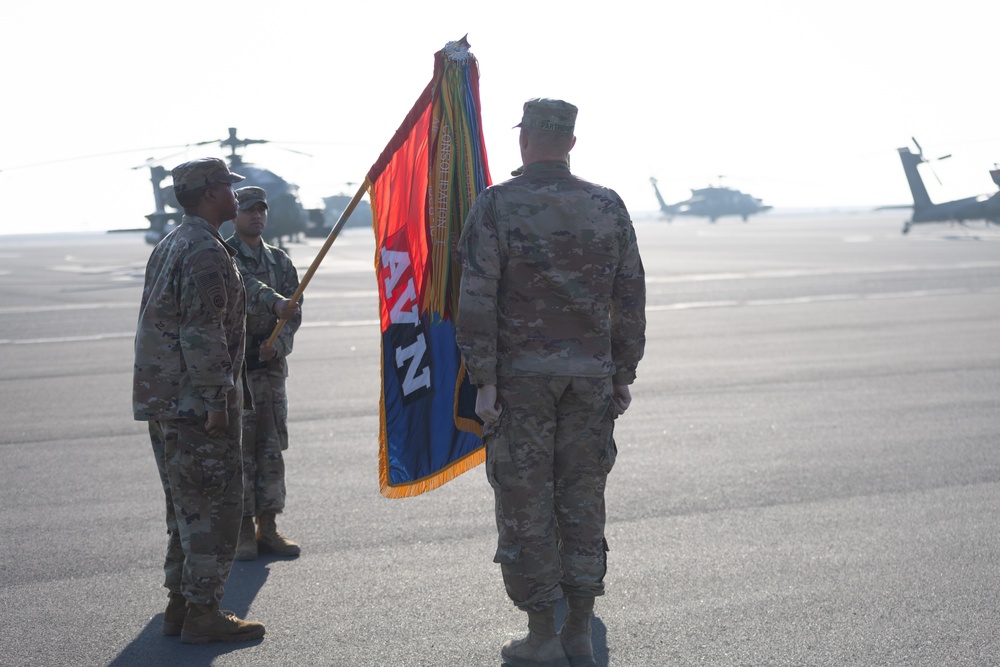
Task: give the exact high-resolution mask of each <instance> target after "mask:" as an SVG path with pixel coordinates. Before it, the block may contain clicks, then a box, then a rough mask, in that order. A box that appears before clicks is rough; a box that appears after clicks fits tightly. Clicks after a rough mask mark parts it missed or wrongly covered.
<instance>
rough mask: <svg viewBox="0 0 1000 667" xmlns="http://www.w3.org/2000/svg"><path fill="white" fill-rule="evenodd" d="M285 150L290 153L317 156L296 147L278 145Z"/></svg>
mask: <svg viewBox="0 0 1000 667" xmlns="http://www.w3.org/2000/svg"><path fill="white" fill-rule="evenodd" d="M278 148H280V149H281V150H283V151H288V152H289V153H297V154H299V155H305V156H306V157H316V156H315V155H313V154H312V153H306V152H305V151H297V150H295V149H294V148H286V147H284V146H278Z"/></svg>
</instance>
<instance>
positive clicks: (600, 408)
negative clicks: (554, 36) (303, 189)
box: [455, 99, 646, 667]
mask: <svg viewBox="0 0 1000 667" xmlns="http://www.w3.org/2000/svg"><path fill="white" fill-rule="evenodd" d="M576 116H577V108H576V107H575V106H573V105H572V104H569V103H567V102H564V101H562V100H553V99H532V100H528V101H527V102H525V103H524V109H523V115H522V118H521V122H520V123H518V124H517V125H516V126H515V127H518V128H520V130H521V131H520V135H519V139H518V141H519V145H520V149H521V160H522V165H523V167H521V168H520V169H519V170H518V171H519V172H520V173H519V174H516V175H515V177H514V178H512V179H510V180H508V181H505V182H503V183H500V184H497V185H494V186H491V187H489V188H486V189H485V190H483V191H482V192H481V193H480V194H479V196H478V197H477V198H476V201H475V203H474V204H473V206H472V208H471V210H470V211H469V216H468V218H467V219H466V223H465V227H464V228H463V230H462V236H461V239H460V240H459V257H460V259H461V263H462V278H461V286H460V290H459V304H458V316H457V323H456V331H455V337H456V340H457V342H458V345H459V348H460V349H461V351H462V356H463V358H464V360H465V365H466V370H467V371H468V374H469V377H470V378H471V379H472V381H473V383H474V384H476V385H477V386H478V393H477V397H476V414H477V415H479V417H480V418H481V419H482V420H483V422H484V425H483V442H484V444H485V446H486V476H487V479H488V480H489V482H490V485H491V486H492V487H493V490H494V494H495V496H496V514H497V516H496V519H497V530H498V533H499V535H498V540H497V551H496V556H495V558H494V560H495V562H497V563H499V564H500V569H501V573H502V574H503V579H504V585H505V587H506V590H507V594H508V596H509V597H510V598H511V600H512V601H513V602H514V604H515V605H516V606H517V607H518V608H519V609H521V610H523V611H525V612H527V614H528V635H527V637H525V638H523V639H519V640H512V641H508V642H507V643H505V644H504V645H503V647H502V648H501V651H500V653H501V656H502V658H503V660H504V661H505V663H506V664H509V665H511V666H512V667H527V666H536V667H537V666H538V665H548V666H551V667H555V666H556V665H566V664H567V660H568V662H569V664H570V665H572V667H583V666H592V665H595V662H594V657H593V645H592V642H591V619H592V617H593V609H594V598H595V597H596V596H598V595H603V593H604V574H605V571H606V569H607V557H606V551H607V542H606V540H605V537H604V523H605V506H604V489H605V484H606V482H607V476H608V473H609V472H610V471H611V468H612V466H613V465H614V462H615V457H616V454H617V450H616V447H615V442H614V438H613V432H614V425H615V420H616V419H617V417H618V416H619V415H620V414H622V413H623V412H624V411H625V410H626V409H627V408H628V406H629V404H630V403H631V400H632V397H631V393H630V390H629V385H630V384H632V382H633V380H634V379H635V373H636V367H637V366H638V363H639V360H640V359H641V358H642V354H643V348H644V345H645V324H646V319H645V278H644V273H643V268H642V261H641V259H640V257H639V250H638V246H637V244H636V237H635V231H634V229H633V227H632V221H631V219H630V217H629V214H628V211H627V210H626V208H625V204H624V203H623V202H622V200H621V198H620V197H619V196H618V194H617V193H615V192H614V190H611V189H609V188H606V187H603V186H600V185H597V184H595V183H591V182H588V181H585V180H583V179H581V178H579V177H577V176H574V175H573V174H571V173H570V170H569V152H570V150H571V149H572V148H573V146H574V144H575V143H576V137H575V136H574V134H573V132H574V127H575V124H576ZM563 597H565V598H567V603H568V606H569V613H568V615H567V617H566V621H565V623H564V624H563V626H562V628H561V629H560V630H559V632H558V634H557V633H556V628H555V604H556V603H557V602H558V601H559V600H561V599H562V598H563Z"/></svg>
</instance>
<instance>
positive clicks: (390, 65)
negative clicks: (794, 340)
mask: <svg viewBox="0 0 1000 667" xmlns="http://www.w3.org/2000/svg"><path fill="white" fill-rule="evenodd" d="M279 6H280V7H281V8H280V9H278V8H277V7H279ZM998 19H1000V3H998V4H993V3H988V2H979V1H978V0H977V1H976V2H971V1H965V0H957V1H955V0H951V1H949V2H947V3H944V2H926V1H921V0H916V1H914V0H910V1H906V2H904V1H902V0H899V1H897V0H886V1H880V0H867V1H865V2H859V1H855V0H848V1H841V2H836V3H830V2H811V1H806V0H798V1H787V2H785V1H777V0H744V1H737V0H733V1H714V2H713V1H711V0H688V1H686V2H671V1H664V2H657V3H651V2H648V0H642V1H641V2H633V1H631V0H617V1H608V2H599V3H598V2H590V1H587V0H583V1H577V2H572V3H570V2H545V1H544V0H535V1H533V2H520V1H511V2H499V1H498V2H488V1H485V2H484V1H482V0H478V1H476V2H470V3H465V4H461V3H420V2H412V1H409V2H369V3H359V2H355V3H344V2H336V1H333V2H331V1H329V0H326V1H322V2H321V1H315V2H305V1H295V0H285V1H284V2H281V3H275V2H262V1H257V0H250V1H247V0H244V1H242V2H239V3H222V2H213V1H210V0H200V1H194V0H190V1H189V0H182V1H180V2H135V1H134V0H130V1H128V2H112V1H108V0H95V1H93V2H89V3H72V4H70V3H45V2H31V3H28V2H24V3H8V4H7V5H6V6H5V7H4V10H3V19H2V22H0V58H2V61H3V63H4V65H3V74H2V91H3V97H2V100H3V101H2V103H0V104H2V108H3V113H2V116H0V118H2V120H0V170H3V171H0V200H2V202H3V204H2V205H3V211H4V214H3V216H2V218H0V233H15V232H21V231H33V230H44V231H48V230H69V229H89V230H97V229H107V228H115V227H136V226H141V225H144V224H145V219H144V217H143V216H144V215H146V214H147V213H150V212H151V211H152V210H153V201H152V196H151V188H150V185H149V181H148V170H146V169H145V168H139V169H133V167H136V166H138V165H142V164H143V162H144V161H145V160H146V158H150V157H153V158H157V159H160V160H162V162H163V164H164V166H166V167H167V168H168V169H169V168H170V167H172V166H174V165H176V164H178V163H179V162H182V161H184V160H186V159H193V158H196V157H202V156H204V155H219V156H221V155H222V149H220V148H217V147H214V146H199V147H191V148H188V149H186V150H185V149H184V148H183V146H184V145H186V144H192V143H195V142H200V141H206V140H212V139H222V138H224V137H225V136H226V132H227V128H228V127H236V128H238V130H239V133H240V135H241V136H245V137H250V138H257V139H267V140H270V141H272V142H274V143H272V144H265V145H261V146H251V147H250V148H249V149H247V152H246V159H247V160H248V161H251V162H253V163H255V164H257V165H259V166H263V167H266V168H270V169H272V170H274V171H275V172H277V173H279V174H280V175H282V176H283V177H285V178H286V179H288V180H291V181H293V182H296V183H298V184H299V186H300V188H301V191H300V193H301V195H302V199H303V203H304V204H306V205H307V206H315V205H318V204H319V203H320V198H321V197H323V196H326V195H331V194H337V193H339V192H342V191H344V192H351V193H353V192H354V191H355V190H356V189H357V187H358V185H357V183H358V182H360V181H361V179H362V178H363V177H364V175H365V173H366V172H367V171H368V168H369V167H370V166H371V164H372V163H373V162H374V161H375V159H376V158H377V157H378V155H379V153H380V152H381V150H382V148H383V147H384V146H385V144H386V143H387V142H388V141H389V139H390V137H391V136H392V133H393V132H394V131H395V129H396V127H397V126H398V125H399V124H400V122H401V121H402V120H403V117H404V116H405V114H406V112H407V111H408V110H409V109H410V107H411V106H412V104H413V102H414V101H415V99H416V97H417V95H418V94H419V93H420V91H421V90H422V89H423V87H424V86H425V85H426V84H427V82H428V81H429V80H430V77H431V72H432V67H433V54H434V52H435V51H437V50H439V49H440V48H442V47H443V46H444V45H445V43H446V42H448V41H451V40H455V39H458V38H460V37H462V36H463V35H465V34H466V33H467V34H468V40H469V42H470V43H471V45H472V52H473V54H474V55H475V56H476V57H477V58H478V60H479V65H480V72H481V83H480V91H481V96H482V105H483V109H482V113H483V122H484V132H485V136H486V148H487V154H488V157H489V162H490V167H491V172H492V174H493V179H494V181H499V180H503V179H504V178H506V177H507V174H508V173H509V171H510V169H512V168H513V167H516V166H517V165H518V164H519V162H520V160H519V157H518V154H517V147H516V140H517V132H516V130H511V126H512V125H514V124H515V123H517V122H518V120H519V119H520V113H521V105H522V103H523V102H524V100H525V99H528V98H530V97H560V98H563V99H566V100H568V101H570V102H573V103H574V104H576V105H577V106H579V108H580V113H579V117H578V120H577V132H576V134H577V137H578V139H577V145H576V148H575V149H574V151H573V154H572V156H573V170H574V171H575V172H576V173H578V174H580V175H581V176H584V177H586V178H589V179H591V180H594V181H597V182H600V183H602V184H604V185H608V186H610V187H613V188H615V189H616V190H617V191H618V192H619V193H620V194H621V195H622V197H623V198H624V199H625V202H626V204H627V205H628V206H629V208H630V209H631V210H632V211H633V212H634V213H636V214H639V213H642V212H645V211H651V210H654V209H656V200H655V198H654V196H653V191H652V188H651V186H650V184H649V178H650V177H651V176H655V177H657V178H658V179H659V181H660V185H661V189H662V190H663V192H664V195H665V196H666V197H667V198H668V199H670V200H678V199H683V198H685V197H686V196H688V194H689V189H690V188H695V187H703V186H705V185H708V184H709V183H710V182H713V183H714V182H716V181H717V179H718V176H719V175H724V176H725V178H724V179H723V181H722V182H723V183H724V184H728V185H730V186H733V187H738V188H741V189H743V190H746V191H749V192H750V193H752V194H753V195H754V196H757V197H761V198H763V199H764V200H765V202H766V203H770V204H773V205H775V206H776V207H779V208H785V207H812V206H817V207H818V206H849V205H878V204H893V203H907V202H909V201H910V198H909V191H908V189H907V187H906V182H905V179H904V177H903V174H902V169H901V167H900V164H899V158H898V155H897V153H896V150H895V149H896V148H897V147H899V146H904V145H906V144H907V143H908V142H909V139H910V137H911V136H916V137H917V139H918V140H919V141H920V142H921V144H922V145H923V147H924V150H925V153H926V154H927V155H928V156H929V157H930V156H938V155H941V154H944V153H951V154H953V155H954V157H953V158H952V159H950V160H947V161H944V162H940V163H938V165H936V166H935V171H936V172H937V175H938V177H940V178H941V180H942V181H943V185H940V186H939V185H938V184H937V182H936V181H935V180H934V176H932V175H930V174H929V173H928V181H929V183H928V185H929V188H930V189H931V194H932V197H934V198H936V199H940V200H943V199H945V198H954V197H958V196H967V195H972V194H978V193H982V192H990V191H994V190H995V186H994V185H993V184H992V182H991V181H990V179H989V174H988V169H989V168H990V167H992V165H993V163H994V162H995V161H1000V127H998V126H997V124H998V118H1000V117H998V115H997V103H998V101H1000V94H998V93H997V88H996V81H997V65H998V62H1000V61H998V55H997V48H996V45H997V38H996V29H997V25H1000V20H998ZM140 149H144V150H140ZM288 149H291V150H295V151H301V152H306V153H309V154H311V156H312V157H307V156H303V155H301V154H298V153H293V152H291V150H288ZM124 151H129V152H124ZM115 152H120V153H118V154H117V155H113V156H107V157H101V158H91V159H81V160H71V161H62V162H58V161H60V160H67V159H68V158H76V157H80V156H90V155H98V154H104V153H115ZM36 163H48V164H45V165H44V166H34V167H26V166H25V165H32V164H36ZM351 182H354V183H355V184H354V185H349V183H351Z"/></svg>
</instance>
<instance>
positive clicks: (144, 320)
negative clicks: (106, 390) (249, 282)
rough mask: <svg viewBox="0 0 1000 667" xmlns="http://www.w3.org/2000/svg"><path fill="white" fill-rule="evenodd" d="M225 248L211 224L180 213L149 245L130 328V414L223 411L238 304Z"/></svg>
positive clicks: (239, 290)
mask: <svg viewBox="0 0 1000 667" xmlns="http://www.w3.org/2000/svg"><path fill="white" fill-rule="evenodd" d="M233 255H235V251H234V250H233V249H232V248H230V247H229V246H227V245H226V244H225V242H224V241H223V240H222V237H221V236H220V235H219V232H218V231H217V230H216V229H215V228H214V227H212V226H211V225H210V224H208V222H206V221H205V220H202V219H201V218H197V217H191V216H187V215H185V216H184V218H183V219H182V221H181V224H180V225H178V226H177V228H176V229H175V230H174V231H172V232H170V233H169V234H167V236H165V237H164V238H163V240H162V241H160V243H158V244H157V246H156V247H155V248H153V252H152V254H150V256H149V261H148V263H147V264H146V281H145V286H144V287H143V290H142V303H141V305H140V307H139V323H138V325H137V327H136V332H135V367H134V371H133V384H132V412H133V415H134V416H135V418H136V419H137V420H140V421H149V420H156V421H158V420H164V419H177V418H200V417H203V416H204V415H205V413H206V411H208V410H212V411H224V410H225V409H226V394H227V393H228V392H229V391H230V390H231V389H233V388H236V387H239V386H240V385H239V384H237V378H238V377H239V374H240V373H241V372H242V369H243V347H244V331H245V326H246V311H245V296H244V292H243V283H242V281H241V280H240V276H239V270H238V269H237V268H236V263H235V261H234V260H233Z"/></svg>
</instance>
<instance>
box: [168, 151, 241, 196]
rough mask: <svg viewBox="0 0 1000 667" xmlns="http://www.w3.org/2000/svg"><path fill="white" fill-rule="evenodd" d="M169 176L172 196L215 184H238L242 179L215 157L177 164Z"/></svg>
mask: <svg viewBox="0 0 1000 667" xmlns="http://www.w3.org/2000/svg"><path fill="white" fill-rule="evenodd" d="M170 175H171V176H173V178H174V194H180V193H182V192H187V191H188V190H195V189H197V188H203V187H205V186H207V185H215V184H216V183H239V182H240V181H242V180H243V178H244V177H243V176H240V175H239V174H234V173H233V172H231V171H229V167H227V166H226V163H225V162H223V161H222V160H220V159H219V158H217V157H203V158H201V159H199V160H192V161H190V162H185V163H184V164H179V165H177V166H176V167H174V168H173V169H172V170H171V171H170Z"/></svg>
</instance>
